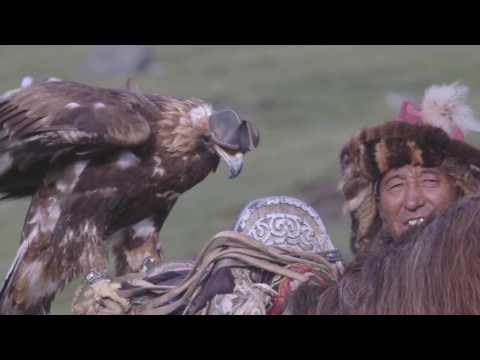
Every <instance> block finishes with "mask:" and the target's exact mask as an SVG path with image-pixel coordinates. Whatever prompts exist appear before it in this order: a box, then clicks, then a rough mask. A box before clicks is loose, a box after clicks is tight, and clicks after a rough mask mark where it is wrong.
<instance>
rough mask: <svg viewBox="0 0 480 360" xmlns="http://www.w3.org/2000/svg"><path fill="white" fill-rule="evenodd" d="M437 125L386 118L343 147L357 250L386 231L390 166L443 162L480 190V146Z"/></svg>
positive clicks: (469, 187) (466, 188)
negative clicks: (385, 185)
mask: <svg viewBox="0 0 480 360" xmlns="http://www.w3.org/2000/svg"><path fill="white" fill-rule="evenodd" d="M454 85H456V84H454ZM427 100H428V99H427ZM424 103H425V100H424ZM437 103H438V102H437ZM432 123H433V124H432ZM457 123H459V122H456V123H455V122H454V124H457ZM436 125H437V124H435V123H434V122H430V123H427V122H426V121H424V120H423V121H418V122H416V123H411V122H406V121H402V119H396V120H393V121H387V122H385V123H383V124H380V125H375V126H371V127H368V128H365V129H363V130H361V131H360V132H359V133H357V134H356V135H354V136H353V137H352V138H351V139H350V140H349V141H348V143H347V144H346V145H345V146H344V147H343V149H342V151H341V155H340V163H341V175H342V179H341V182H340V189H341V191H342V192H343V194H344V196H345V206H344V210H345V212H347V213H349V214H350V217H351V222H352V223H351V227H352V228H351V230H352V233H351V249H352V251H353V253H354V254H356V255H358V254H362V253H365V252H366V251H367V248H368V244H369V240H370V239H373V238H374V237H375V236H376V235H377V233H378V232H379V231H380V230H381V227H382V221H381V218H380V215H379V211H378V208H377V196H376V187H377V185H378V182H379V181H380V179H381V178H382V176H383V175H384V174H385V173H386V172H388V171H389V170H391V169H395V168H400V167H402V166H404V165H409V164H410V165H418V166H422V167H442V168H444V169H445V171H446V173H447V174H448V175H449V176H451V177H452V178H453V179H454V180H455V182H456V185H457V187H458V188H459V189H460V190H461V192H462V193H463V195H468V194H471V193H474V192H477V191H479V190H480V150H478V149H476V148H475V147H473V146H471V145H469V144H467V143H465V142H464V141H462V140H458V139H457V138H456V137H454V136H452V135H451V134H448V133H447V132H446V131H445V130H444V129H443V128H444V127H443V126H442V127H439V126H436Z"/></svg>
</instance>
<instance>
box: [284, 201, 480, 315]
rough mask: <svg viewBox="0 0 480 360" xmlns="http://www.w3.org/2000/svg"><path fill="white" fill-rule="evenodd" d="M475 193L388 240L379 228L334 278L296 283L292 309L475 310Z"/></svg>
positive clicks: (478, 229)
mask: <svg viewBox="0 0 480 360" xmlns="http://www.w3.org/2000/svg"><path fill="white" fill-rule="evenodd" d="M479 215H480V194H475V195H470V196H466V197H464V198H462V199H460V200H458V201H457V202H456V203H455V204H453V205H452V206H451V207H450V208H449V209H448V210H447V211H446V212H445V213H444V214H442V215H440V216H438V217H437V218H435V219H434V220H433V221H431V222H430V223H429V224H427V225H425V227H423V228H421V229H418V230H417V231H412V232H409V233H407V234H404V235H403V236H402V237H401V238H400V239H398V240H393V239H392V238H391V237H390V236H389V235H387V234H385V233H381V234H380V235H379V236H378V237H377V238H376V239H375V240H374V241H372V243H371V245H370V249H369V251H367V252H366V254H365V255H364V256H362V257H360V256H359V257H358V258H357V259H355V260H354V262H353V263H352V264H350V266H348V267H347V269H346V271H345V273H344V274H343V275H342V277H341V278H340V279H339V280H338V281H337V282H331V283H330V284H329V285H328V286H323V287H322V286H320V285H317V284H315V283H313V282H306V283H304V284H302V285H301V286H300V287H299V288H298V289H297V290H296V291H295V292H294V293H293V294H292V297H291V299H290V301H291V303H290V309H291V312H292V313H293V314H480V218H479Z"/></svg>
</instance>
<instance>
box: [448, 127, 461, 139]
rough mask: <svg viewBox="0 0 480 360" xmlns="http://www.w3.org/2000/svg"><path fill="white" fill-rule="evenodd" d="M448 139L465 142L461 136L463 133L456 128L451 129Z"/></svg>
mask: <svg viewBox="0 0 480 360" xmlns="http://www.w3.org/2000/svg"><path fill="white" fill-rule="evenodd" d="M450 137H451V138H452V139H455V140H460V141H465V135H464V134H463V131H462V130H460V129H459V128H458V127H457V126H454V127H453V130H452V133H451V134H450Z"/></svg>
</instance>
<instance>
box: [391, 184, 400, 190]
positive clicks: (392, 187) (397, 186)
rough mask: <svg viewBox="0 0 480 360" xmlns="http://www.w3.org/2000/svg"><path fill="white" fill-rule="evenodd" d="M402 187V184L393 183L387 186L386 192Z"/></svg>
mask: <svg viewBox="0 0 480 360" xmlns="http://www.w3.org/2000/svg"><path fill="white" fill-rule="evenodd" d="M402 185H403V183H393V184H391V185H389V186H388V190H394V189H399V188H400V187H401V186H402Z"/></svg>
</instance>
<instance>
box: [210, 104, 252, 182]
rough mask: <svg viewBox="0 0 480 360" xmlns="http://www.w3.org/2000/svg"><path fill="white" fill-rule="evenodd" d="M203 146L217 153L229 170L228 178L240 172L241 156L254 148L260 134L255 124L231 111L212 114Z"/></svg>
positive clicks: (241, 165)
mask: <svg viewBox="0 0 480 360" xmlns="http://www.w3.org/2000/svg"><path fill="white" fill-rule="evenodd" d="M204 139H205V145H206V146H207V147H209V148H210V149H212V150H213V151H214V152H215V153H217V154H218V155H219V156H220V158H221V159H223V160H224V161H225V163H226V164H227V166H228V167H229V169H230V178H234V177H236V176H237V175H238V174H240V172H241V171H242V167H243V156H244V155H245V154H246V153H247V152H249V151H251V150H253V149H254V148H256V147H257V146H258V143H259V141H260V134H259V131H258V128H257V127H256V126H255V124H253V123H251V122H250V121H247V120H241V119H240V117H239V116H238V115H237V113H235V112H234V111H233V110H221V111H216V112H213V113H212V114H211V115H210V116H209V117H208V132H207V136H206V137H205V138H204Z"/></svg>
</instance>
